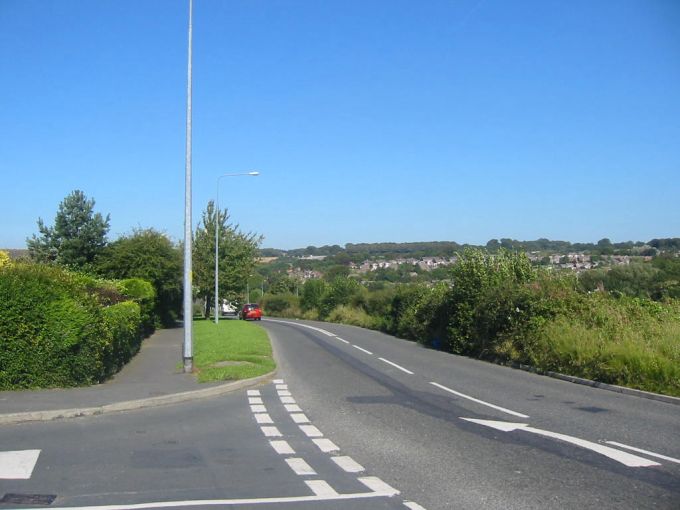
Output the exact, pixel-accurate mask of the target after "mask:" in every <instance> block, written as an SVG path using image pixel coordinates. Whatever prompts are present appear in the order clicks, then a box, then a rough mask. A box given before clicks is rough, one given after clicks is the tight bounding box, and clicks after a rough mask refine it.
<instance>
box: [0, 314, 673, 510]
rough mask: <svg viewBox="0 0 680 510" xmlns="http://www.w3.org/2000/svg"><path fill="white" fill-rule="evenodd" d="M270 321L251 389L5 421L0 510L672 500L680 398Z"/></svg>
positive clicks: (666, 503) (596, 504)
mask: <svg viewBox="0 0 680 510" xmlns="http://www.w3.org/2000/svg"><path fill="white" fill-rule="evenodd" d="M262 326H263V327H264V328H265V329H267V331H268V332H269V334H270V337H271V338H272V341H273V345H274V348H275V351H276V356H277V359H278V362H279V371H278V374H277V376H276V378H277V379H276V380H275V381H273V382H272V383H270V384H266V385H264V386H262V387H260V388H258V389H255V390H248V392H246V391H245V390H244V391H241V392H238V393H234V394H231V395H228V396H225V397H220V398H215V399H210V400H203V401H196V402H191V403H188V404H181V405H177V406H170V407H165V408H156V409H147V410H143V411H135V412H126V413H118V414H111V415H104V416H99V417H93V418H82V419H75V420H65V421H59V422H52V423H34V424H23V425H16V426H8V427H2V428H0V446H1V447H0V450H9V449H10V447H11V449H12V450H14V451H18V452H23V453H21V455H23V456H25V457H24V458H23V459H20V460H16V459H14V460H12V461H11V462H10V461H9V460H7V458H6V459H5V460H6V462H5V467H7V466H14V468H15V471H16V472H15V475H16V473H17V472H19V471H20V468H21V467H22V466H23V467H24V469H25V471H30V473H28V472H26V473H24V477H23V478H18V475H17V477H15V479H2V478H3V474H2V472H3V467H2V465H3V463H2V457H1V455H2V454H0V497H2V496H3V495H4V498H5V499H4V501H3V500H0V508H29V507H31V508H39V507H42V508H44V507H45V505H46V503H47V502H48V501H51V503H50V504H49V506H51V507H60V508H61V507H76V508H91V507H96V506H101V505H118V506H117V507H116V508H121V510H122V509H128V508H129V509H132V508H166V507H167V508H171V507H174V508H177V507H181V508H186V507H190V508H206V507H208V506H220V507H225V508H239V509H250V508H281V509H292V508H320V509H326V508H328V509H340V508H342V509H355V508H356V509H364V508H365V509H372V508H376V509H378V508H400V509H405V508H411V509H415V510H418V509H422V508H425V509H428V510H433V509H438V508H442V509H444V508H456V509H468V508H469V509H478V508H491V509H494V508H499V509H500V508H503V509H508V508H517V509H520V508H522V509H524V508H597V509H608V508H612V509H613V508H616V509H621V508H631V509H632V508H635V509H638V508H667V509H676V510H677V509H678V508H680V441H679V440H678V438H680V406H675V405H672V404H667V403H663V402H656V401H652V400H647V399H642V398H638V397H633V396H628V395H621V394H617V393H612V392H608V391H603V390H599V389H595V388H590V387H585V386H579V385H574V384H571V383H568V382H563V381H558V380H554V379H550V378H545V377H541V376H537V375H535V374H531V373H527V372H522V371H517V370H512V369H509V368H505V367H499V366H495V365H491V364H487V363H482V362H478V361H475V360H469V359H466V358H461V357H457V356H451V355H447V354H444V353H441V352H436V351H431V350H428V349H424V348H421V347H420V346H418V345H416V344H413V343H411V342H405V341H402V340H398V339H396V338H393V337H389V336H387V335H383V334H381V333H378V332H372V331H367V330H364V329H360V328H354V327H351V326H342V325H335V324H324V323H314V322H307V321H287V320H263V321H262ZM631 448H635V449H636V450H632V449H631ZM31 452H32V453H31ZM31 455H33V457H31ZM22 462H23V464H22ZM26 466H28V467H26ZM5 478H7V477H5ZM12 494H14V496H12ZM8 495H9V496H11V497H9V498H8ZM41 498H42V499H41ZM135 504H137V505H139V504H142V505H143V506H142V507H139V506H137V507H132V506H131V505H135Z"/></svg>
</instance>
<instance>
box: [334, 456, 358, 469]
mask: <svg viewBox="0 0 680 510" xmlns="http://www.w3.org/2000/svg"><path fill="white" fill-rule="evenodd" d="M331 460H332V461H333V462H335V463H336V464H337V465H338V466H340V469H342V470H343V471H345V472H346V473H361V472H362V471H365V469H364V466H362V465H361V464H359V463H358V462H357V461H355V460H354V459H353V458H352V457H331Z"/></svg>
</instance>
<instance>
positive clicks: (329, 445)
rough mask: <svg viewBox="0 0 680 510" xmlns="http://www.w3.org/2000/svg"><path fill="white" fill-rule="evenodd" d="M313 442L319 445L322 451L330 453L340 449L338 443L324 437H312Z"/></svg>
mask: <svg viewBox="0 0 680 510" xmlns="http://www.w3.org/2000/svg"><path fill="white" fill-rule="evenodd" d="M312 441H313V442H314V444H315V445H316V446H318V447H319V450H321V451H322V452H324V453H330V452H337V451H338V450H340V448H339V447H338V445H336V444H335V443H334V442H333V441H331V440H330V439H325V438H317V439H312Z"/></svg>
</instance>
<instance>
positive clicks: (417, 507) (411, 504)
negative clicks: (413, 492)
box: [404, 501, 425, 510]
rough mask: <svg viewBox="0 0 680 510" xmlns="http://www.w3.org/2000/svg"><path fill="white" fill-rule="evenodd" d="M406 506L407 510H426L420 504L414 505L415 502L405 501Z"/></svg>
mask: <svg viewBox="0 0 680 510" xmlns="http://www.w3.org/2000/svg"><path fill="white" fill-rule="evenodd" d="M404 506H405V507H406V508H410V509H411V510H425V508H424V507H422V506H420V505H419V504H418V503H414V502H413V501H404Z"/></svg>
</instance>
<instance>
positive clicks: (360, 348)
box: [352, 344, 373, 356]
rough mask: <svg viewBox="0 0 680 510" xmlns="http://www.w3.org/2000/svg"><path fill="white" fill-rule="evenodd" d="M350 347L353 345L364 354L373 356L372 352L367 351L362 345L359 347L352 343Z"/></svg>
mask: <svg viewBox="0 0 680 510" xmlns="http://www.w3.org/2000/svg"><path fill="white" fill-rule="evenodd" d="M352 347H354V348H355V349H359V350H360V351H361V352H365V353H366V354H370V355H371V356H373V353H372V352H371V351H367V350H366V349H364V348H363V347H359V346H358V345H354V344H352Z"/></svg>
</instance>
